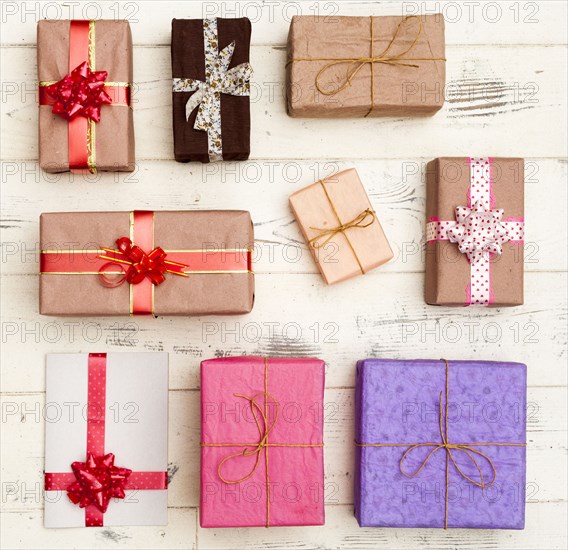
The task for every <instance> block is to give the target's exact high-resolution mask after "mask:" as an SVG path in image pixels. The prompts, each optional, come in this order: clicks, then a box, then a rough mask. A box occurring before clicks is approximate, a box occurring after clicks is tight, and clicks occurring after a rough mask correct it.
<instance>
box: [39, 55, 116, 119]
mask: <svg viewBox="0 0 568 550" xmlns="http://www.w3.org/2000/svg"><path fill="white" fill-rule="evenodd" d="M107 76H108V73H107V72H106V71H94V72H93V71H91V70H90V69H89V65H88V64H87V62H86V61H84V62H83V63H81V64H80V65H79V66H78V67H76V68H75V69H73V70H72V71H71V73H70V74H68V75H67V76H65V77H64V78H62V79H61V80H60V81H59V82H56V83H55V84H51V86H47V88H46V91H47V93H48V94H49V95H50V96H51V97H53V99H54V100H55V103H54V104H53V110H52V112H53V113H55V114H56V115H60V116H62V117H63V118H65V119H66V120H73V119H74V118H75V117H77V116H82V117H85V118H90V119H92V120H94V121H95V122H99V121H100V120H101V105H105V104H106V105H109V104H110V103H112V99H111V97H110V96H109V95H108V94H107V93H106V92H105V89H104V87H105V80H106V78H107Z"/></svg>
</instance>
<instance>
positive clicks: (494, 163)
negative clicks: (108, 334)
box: [425, 157, 524, 306]
mask: <svg viewBox="0 0 568 550" xmlns="http://www.w3.org/2000/svg"><path fill="white" fill-rule="evenodd" d="M481 160H484V159H481ZM487 160H488V161H489V162H490V174H491V176H490V179H489V181H490V182H491V183H490V195H491V199H492V200H491V202H492V203H493V204H492V208H496V209H503V211H504V213H503V220H515V222H511V223H515V225H518V224H519V222H520V223H521V224H524V160H523V159H521V158H487ZM426 181H427V193H426V220H427V222H431V221H432V220H437V221H438V220H439V221H443V220H451V221H454V220H455V219H456V216H455V209H456V207H458V206H467V205H468V197H469V193H471V190H470V188H471V181H472V175H471V165H470V159H469V158H467V157H457V158H452V157H442V158H437V159H435V160H433V161H431V162H429V163H428V165H427V172H426ZM427 241H428V242H427V244H426V279H425V300H426V303H428V304H431V305H444V306H465V305H470V301H472V300H471V279H472V268H471V265H470V263H469V262H468V258H467V256H466V254H462V253H461V252H460V251H459V249H458V245H457V244H456V243H453V242H450V241H449V240H438V239H437V238H435V239H432V240H431V239H429V238H428V237H427ZM502 248H503V252H502V254H501V255H493V256H492V258H491V260H490V295H491V296H490V303H488V304H482V305H491V306H515V305H521V304H522V303H523V268H524V263H523V239H522V237H521V239H520V240H515V239H512V240H511V241H509V242H505V243H503V245H502ZM472 303H473V302H472Z"/></svg>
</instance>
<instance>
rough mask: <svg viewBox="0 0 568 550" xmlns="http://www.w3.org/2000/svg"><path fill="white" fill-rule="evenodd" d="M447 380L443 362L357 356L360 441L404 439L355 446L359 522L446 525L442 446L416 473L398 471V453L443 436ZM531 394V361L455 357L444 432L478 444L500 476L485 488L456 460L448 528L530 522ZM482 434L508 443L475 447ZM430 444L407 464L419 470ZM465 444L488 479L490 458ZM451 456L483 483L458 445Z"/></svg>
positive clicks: (451, 476)
mask: <svg viewBox="0 0 568 550" xmlns="http://www.w3.org/2000/svg"><path fill="white" fill-rule="evenodd" d="M445 382H446V380H445V368H444V361H440V360H390V359H365V360H363V361H359V362H358V363H357V382H356V391H355V415H356V431H355V437H356V440H357V442H358V443H384V444H402V445H401V446H399V447H396V446H392V447H391V446H383V447H370V446H367V447H361V446H357V447H356V474H355V516H356V517H357V520H358V522H359V525H361V526H362V527H405V528H408V527H423V528H435V527H437V528H442V527H444V525H445V521H444V517H445V500H446V483H445V471H446V458H447V457H446V452H445V450H444V449H439V450H438V451H436V452H435V453H434V454H433V455H432V456H431V458H430V459H429V461H428V462H427V463H426V465H425V466H424V468H423V469H422V470H421V471H420V472H419V473H418V474H417V475H416V476H415V477H413V478H408V477H406V476H404V475H402V474H401V472H400V459H401V456H402V455H403V453H404V452H405V451H406V450H407V449H408V448H409V447H410V446H411V445H412V444H418V443H425V442H435V443H438V442H440V441H441V436H440V430H439V400H440V392H442V395H443V396H444V395H445ZM526 401H527V367H526V365H524V364H522V363H509V362H496V361H480V360H476V361H449V367H448V403H449V405H448V407H449V408H448V430H447V440H448V442H449V443H450V444H456V443H462V444H463V443H473V444H474V445H473V447H472V448H473V449H476V450H477V451H481V452H483V453H485V454H486V455H487V456H488V457H489V458H490V460H491V462H492V464H493V465H494V467H495V469H496V474H495V476H496V477H495V483H494V484H493V485H492V486H490V487H486V488H485V489H484V490H482V489H481V488H480V487H478V486H475V485H474V484H473V483H471V482H470V481H468V480H467V479H465V478H464V477H462V476H461V475H460V474H459V472H458V471H457V470H456V468H455V466H454V464H453V463H452V462H451V461H449V465H448V476H449V477H448V484H447V489H448V490H447V493H448V507H447V511H448V517H447V527H448V528H469V529H473V528H477V529H523V528H524V524H525V486H526V485H525V484H526V447H525V445H524V444H526V417H525V409H526ZM443 406H445V400H444V404H443ZM475 442H478V443H480V442H498V443H501V445H488V446H477V447H476V446H475ZM508 443H510V444H512V445H510V446H508V445H507V444H508ZM407 444H408V445H407ZM433 448H434V447H433V446H425V447H422V448H417V449H415V450H413V451H412V452H411V453H410V454H409V455H408V457H407V460H405V461H404V469H405V471H406V472H409V473H411V472H414V471H415V470H416V469H417V468H418V467H419V466H420V464H421V463H422V462H423V461H424V459H425V458H426V456H427V455H428V453H429V452H430V451H432V450H433ZM468 452H469V453H470V454H471V456H472V457H475V458H476V461H477V462H478V464H479V466H480V468H481V471H482V473H483V476H484V479H485V480H487V482H489V480H491V477H492V473H491V466H490V464H489V463H488V462H487V461H485V460H484V459H482V458H481V457H480V456H479V455H475V454H474V453H473V452H472V451H468ZM452 456H453V458H454V459H455V460H456V462H457V464H459V465H460V467H461V468H462V469H463V471H464V473H466V474H467V475H469V476H470V477H471V479H474V480H477V481H479V479H480V478H479V472H478V471H477V470H476V468H475V467H474V465H473V463H472V462H471V461H470V460H469V459H468V457H467V456H466V455H465V453H464V452H462V451H459V450H457V449H452Z"/></svg>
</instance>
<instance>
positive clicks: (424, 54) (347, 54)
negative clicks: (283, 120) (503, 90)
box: [287, 14, 446, 118]
mask: <svg viewBox="0 0 568 550" xmlns="http://www.w3.org/2000/svg"><path fill="white" fill-rule="evenodd" d="M372 19H373V34H374V41H373V44H374V46H373V55H374V56H378V55H380V54H381V53H382V52H383V50H385V49H386V48H387V46H388V45H389V43H390V42H391V40H392V39H393V37H394V35H395V32H396V30H397V27H398V25H399V23H400V22H401V21H402V20H403V19H404V18H403V17H391V16H389V17H373V18H372ZM421 19H422V23H423V30H422V33H421V34H420V37H419V39H418V42H417V43H416V45H415V47H414V48H413V49H412V51H411V52H409V53H408V54H407V55H406V56H405V57H407V58H445V40H444V18H443V16H442V15H441V14H434V15H425V16H422V18H421ZM370 27H371V18H370V17H345V16H342V17H339V16H333V17H318V16H295V17H293V18H292V23H291V25H290V32H289V35H288V67H287V106H288V114H289V115H290V116H292V117H311V118H325V117H363V116H366V115H368V116H375V117H376V116H425V115H433V114H434V113H435V112H436V111H438V110H439V109H440V108H441V107H442V105H443V104H444V86H445V82H446V66H445V61H442V60H438V61H416V62H413V61H406V62H405V61H402V62H403V63H411V64H417V65H419V67H418V68H413V67H404V66H396V65H387V64H383V63H375V64H374V65H373V66H374V80H375V83H374V104H373V109H372V110H371V111H370V112H369V110H370V109H371V65H370V64H369V63H366V64H365V65H364V66H363V67H362V68H361V70H359V72H358V73H357V75H356V76H355V77H354V78H353V80H352V82H351V85H350V86H347V87H346V88H345V89H343V90H342V91H340V92H338V93H336V94H334V95H323V94H322V93H320V92H319V91H318V89H317V88H316V86H315V79H316V76H317V74H318V72H319V71H320V70H321V69H322V68H323V67H324V66H325V65H327V64H328V63H329V61H293V62H291V60H293V59H297V58H305V57H309V58H314V57H324V58H342V59H343V58H347V59H360V58H365V57H370V55H371V29H370ZM419 27H420V25H419V22H418V20H417V19H414V18H412V19H410V20H408V21H406V22H404V24H403V25H402V26H401V30H400V32H399V34H398V36H397V38H396V41H395V42H394V44H393V46H392V48H391V50H390V51H389V54H393V53H394V54H397V53H399V54H400V53H401V52H403V51H404V50H406V49H407V48H408V47H409V46H410V45H411V44H412V42H413V41H414V38H415V37H416V34H417V31H418V29H419ZM355 66H356V63H354V64H351V65H350V64H348V63H342V64H338V65H335V66H334V67H333V68H331V69H329V70H328V71H326V73H325V74H324V75H323V76H322V78H321V84H322V85H323V86H322V89H323V90H324V91H332V90H335V89H337V88H338V87H339V86H341V85H342V84H343V82H344V81H345V78H346V73H347V71H348V70H350V69H352V68H354V67H355Z"/></svg>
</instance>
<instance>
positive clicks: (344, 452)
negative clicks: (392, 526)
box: [2, 387, 567, 512]
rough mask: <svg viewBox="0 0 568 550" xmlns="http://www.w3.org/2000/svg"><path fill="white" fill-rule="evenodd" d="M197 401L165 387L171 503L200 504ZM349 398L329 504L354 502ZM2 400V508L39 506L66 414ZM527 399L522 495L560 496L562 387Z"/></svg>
mask: <svg viewBox="0 0 568 550" xmlns="http://www.w3.org/2000/svg"><path fill="white" fill-rule="evenodd" d="M199 399H200V398H199V392H198V391H171V392H170V419H171V421H170V425H169V468H168V470H169V473H170V486H169V495H168V504H169V506H170V508H179V507H195V506H197V505H198V504H199V464H200V462H199V452H200V446H199V444H200V426H199V402H200V401H199ZM353 399H354V390H353V389H330V390H326V393H325V408H324V414H325V417H324V418H325V433H324V441H325V452H324V457H325V483H326V486H325V498H326V503H327V504H330V505H332V504H352V503H353V473H354V447H353V440H354V433H353V429H354V425H355V418H354V403H353ZM2 402H3V405H2V412H3V430H4V433H3V436H4V437H5V438H7V439H8V440H10V441H13V442H14V443H15V444H16V443H17V447H18V453H13V452H11V451H10V450H9V449H8V450H5V451H4V452H3V456H2V480H3V489H2V510H4V511H10V512H16V511H31V510H35V509H41V508H42V505H43V490H42V472H43V467H44V461H43V457H44V452H43V448H44V446H43V433H44V421H45V420H46V419H47V420H49V421H56V420H57V418H58V415H59V417H60V416H61V415H63V414H67V412H68V411H66V410H65V409H63V408H61V409H60V410H59V409H57V408H56V407H54V406H53V405H48V406H47V407H46V405H45V395H44V394H43V393H37V394H13V395H4V397H3V399H2ZM528 404H529V405H528V407H527V434H528V435H527V442H528V448H527V500H528V502H529V503H545V502H556V501H565V500H566V493H565V491H564V487H565V484H566V471H565V469H564V468H563V464H564V462H565V459H566V448H567V441H566V433H565V432H566V415H564V414H563V412H564V411H565V410H566V406H567V402H566V389H565V388H534V387H531V388H529V392H528ZM130 412H131V411H130ZM133 418H135V417H131V418H130V419H131V420H132V419H133ZM118 419H119V421H120V416H119V417H118ZM108 451H109V452H112V449H108ZM119 458H120V457H117V463H120V462H119ZM123 465H124V466H128V464H123Z"/></svg>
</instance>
